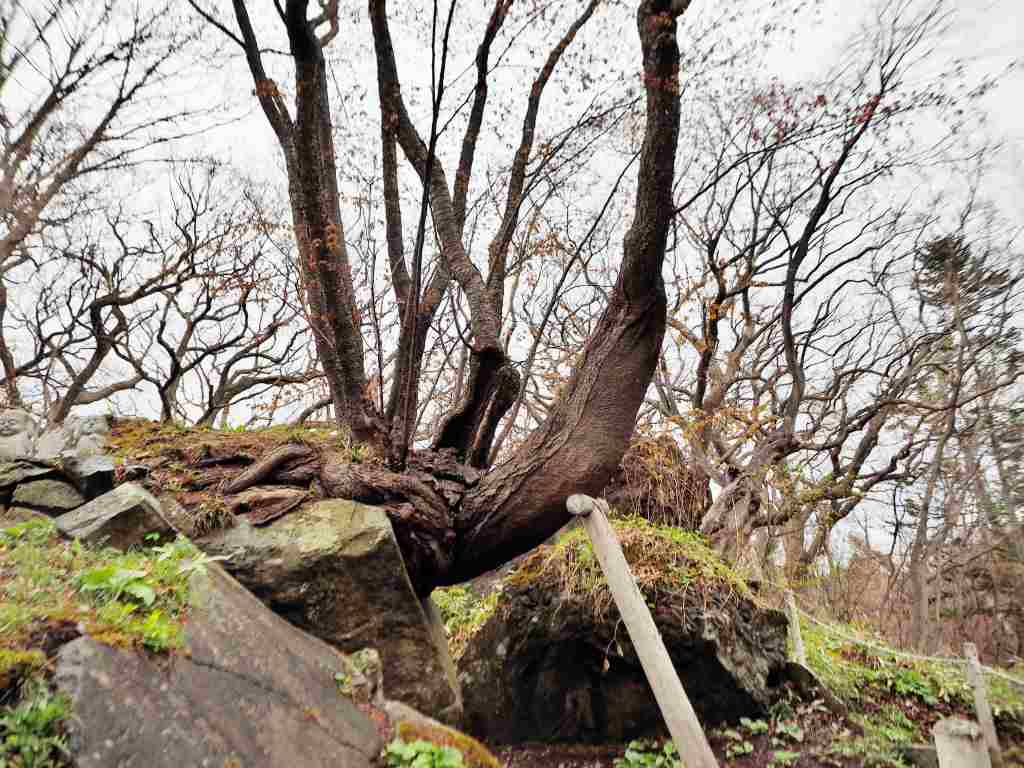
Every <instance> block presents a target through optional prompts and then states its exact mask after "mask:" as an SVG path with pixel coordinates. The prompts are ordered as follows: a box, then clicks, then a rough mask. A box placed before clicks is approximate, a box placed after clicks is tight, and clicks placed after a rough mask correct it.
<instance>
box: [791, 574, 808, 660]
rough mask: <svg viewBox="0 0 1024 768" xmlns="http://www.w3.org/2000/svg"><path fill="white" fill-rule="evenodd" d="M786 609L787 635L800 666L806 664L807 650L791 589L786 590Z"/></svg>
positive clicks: (798, 612)
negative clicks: (791, 641) (787, 616)
mask: <svg viewBox="0 0 1024 768" xmlns="http://www.w3.org/2000/svg"><path fill="white" fill-rule="evenodd" d="M786 611H787V612H788V613H789V636H790V638H792V640H793V655H794V656H796V663H797V664H799V665H800V666H801V667H806V666H807V651H806V650H804V636H803V634H802V633H801V632H800V611H798V610H797V607H796V598H795V597H793V591H792V590H789V589H787V590H786Z"/></svg>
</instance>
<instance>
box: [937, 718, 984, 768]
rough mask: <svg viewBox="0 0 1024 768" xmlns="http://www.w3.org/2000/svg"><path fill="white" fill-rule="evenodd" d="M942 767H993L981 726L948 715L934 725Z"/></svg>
mask: <svg viewBox="0 0 1024 768" xmlns="http://www.w3.org/2000/svg"><path fill="white" fill-rule="evenodd" d="M932 736H933V737H934V739H935V751H936V753H937V755H938V760H939V766H940V768H991V766H992V758H991V757H990V756H989V753H988V747H987V746H986V745H985V737H984V736H982V733H981V727H980V726H979V725H978V724H977V723H975V722H973V721H971V720H962V719H959V718H956V717H946V718H943V719H942V720H939V721H938V722H937V723H935V725H934V726H933V727H932Z"/></svg>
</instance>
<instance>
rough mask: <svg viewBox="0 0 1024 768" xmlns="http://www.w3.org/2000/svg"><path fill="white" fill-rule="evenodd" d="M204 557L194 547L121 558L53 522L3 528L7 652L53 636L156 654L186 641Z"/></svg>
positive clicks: (1, 601) (0, 643)
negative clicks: (74, 630) (65, 631)
mask: <svg viewBox="0 0 1024 768" xmlns="http://www.w3.org/2000/svg"><path fill="white" fill-rule="evenodd" d="M203 562H204V556H203V555H202V553H200V552H199V551H198V550H196V549H195V547H193V546H192V544H191V543H190V542H188V541H187V540H185V539H179V540H178V541H176V542H173V543H170V544H166V545H163V546H160V547H156V548H152V549H140V550H133V551H129V552H119V551H117V550H113V549H95V548H91V547H86V546H83V545H81V544H80V543H78V542H67V541H64V540H62V539H60V538H59V537H58V536H57V534H56V529H55V528H54V526H53V524H52V522H50V521H49V520H42V519H33V520H30V521H27V522H24V523H19V524H18V525H14V526H10V527H8V528H4V529H2V530H0V584H2V587H0V653H3V654H5V655H4V657H3V658H7V659H16V658H21V656H20V654H32V653H33V651H34V650H35V649H34V648H33V647H32V644H33V642H37V641H38V638H41V637H45V635H46V634H47V632H49V631H50V630H52V629H54V628H56V627H60V626H64V625H67V624H73V625H78V624H82V625H83V626H84V627H85V628H86V631H87V632H88V633H89V634H90V635H92V636H93V637H95V638H97V639H100V640H102V641H105V642H108V643H111V644H114V645H121V646H146V647H148V648H150V649H152V650H158V651H159V650H165V649H168V648H173V647H175V646H177V645H179V643H180V636H181V628H182V624H181V620H182V618H183V614H184V612H185V608H186V606H187V604H188V577H189V574H190V573H191V572H192V571H193V570H195V569H196V568H198V567H202V563H203Z"/></svg>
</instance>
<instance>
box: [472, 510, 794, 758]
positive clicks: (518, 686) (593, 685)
mask: <svg viewBox="0 0 1024 768" xmlns="http://www.w3.org/2000/svg"><path fill="white" fill-rule="evenodd" d="M613 525H614V527H615V530H616V533H617V535H618V537H619V540H620V542H621V544H622V547H623V551H624V553H625V555H626V559H627V561H628V562H629V563H630V566H631V570H632V571H633V574H634V576H635V578H636V580H637V582H638V585H639V587H640V589H641V592H642V593H643V595H644V597H645V599H646V601H647V603H648V606H649V607H650V609H651V613H652V616H653V617H654V621H655V624H656V625H657V627H658V629H659V631H660V632H661V635H662V639H663V640H664V642H665V645H666V647H667V649H668V652H669V655H670V656H671V658H672V660H673V662H674V663H675V667H676V670H677V671H678V672H679V675H680V677H681V679H682V681H683V685H684V687H685V689H686V690H687V691H688V692H691V700H692V703H693V705H694V708H695V709H696V710H697V712H698V714H699V715H700V716H701V718H702V721H703V722H705V723H706V724H710V725H716V724H718V723H722V722H731V721H735V720H737V719H738V718H740V717H758V716H761V715H763V714H764V713H765V712H766V710H767V708H768V707H769V706H770V705H771V704H772V703H773V701H774V700H775V699H776V698H777V697H778V695H779V694H781V692H782V685H783V677H782V672H783V671H784V669H785V666H786V664H787V657H786V639H787V626H788V625H787V621H786V618H785V616H784V615H783V614H782V613H780V612H779V611H775V610H771V609H768V608H765V607H762V606H761V605H760V604H758V603H757V602H756V601H755V600H754V599H753V597H754V596H753V594H752V592H751V590H750V588H749V587H748V586H747V584H746V583H745V582H744V581H743V579H742V578H741V577H740V576H738V575H737V574H736V573H735V572H734V571H733V570H732V569H731V568H730V567H729V566H728V565H727V564H725V563H724V562H722V561H721V560H720V559H719V558H718V556H717V555H716V554H715V553H714V552H713V551H712V550H711V549H710V548H709V547H708V546H707V545H706V543H705V542H704V541H703V540H702V539H701V538H700V537H699V536H697V535H696V534H693V533H690V532H687V531H684V530H681V529H678V528H667V527H661V526H656V525H653V524H651V523H650V522H648V521H646V520H644V519H641V518H626V519H623V520H615V521H613ZM496 603H497V604H496V607H495V609H494V612H493V614H492V615H491V616H490V618H488V619H487V621H486V622H485V623H484V625H483V627H482V628H480V629H479V630H478V631H477V632H476V633H475V634H474V635H473V637H472V638H471V639H470V640H469V643H468V646H467V648H466V651H465V653H464V654H463V656H462V658H461V659H460V661H459V680H460V683H461V685H462V690H463V697H464V705H465V713H466V719H465V723H466V727H467V730H468V731H469V732H470V733H472V734H473V735H474V736H476V737H477V738H481V739H484V740H486V741H487V742H488V743H499V744H503V743H516V742H519V741H522V740H531V741H552V742H554V741H561V742H598V743H607V742H615V741H628V740H629V739H632V738H638V737H643V736H647V735H651V734H653V733H655V732H657V731H659V730H660V729H661V727H662V723H661V717H660V711H659V709H658V707H657V704H656V702H655V700H654V697H653V694H652V692H651V691H650V688H649V686H648V684H647V680H646V677H645V675H644V673H643V669H642V667H641V665H640V662H639V658H638V656H637V654H636V650H635V649H634V648H633V646H632V643H631V642H630V639H629V635H628V632H627V631H626V629H625V627H624V626H623V625H622V622H621V618H620V616H619V612H618V609H617V608H616V606H615V603H614V601H613V599H612V596H611V593H610V591H609V589H608V586H607V584H606V582H605V580H604V576H603V574H602V572H601V569H600V565H599V563H598V562H597V558H596V556H595V555H594V553H593V551H592V549H591V547H590V543H589V540H588V539H587V538H586V534H585V532H584V531H581V530H580V531H572V532H570V533H568V534H566V535H565V536H563V537H562V539H561V540H560V541H559V542H558V544H556V545H554V546H551V547H543V548H541V549H540V550H538V551H537V552H535V553H534V554H533V555H531V556H530V557H528V558H527V559H526V560H525V561H524V562H523V563H522V564H521V565H520V567H519V569H518V570H517V571H516V572H515V573H513V574H512V575H510V576H509V577H508V578H506V579H505V581H504V583H503V586H502V590H501V592H500V593H499V595H498V597H497V601H496Z"/></svg>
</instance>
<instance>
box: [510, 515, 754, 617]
mask: <svg viewBox="0 0 1024 768" xmlns="http://www.w3.org/2000/svg"><path fill="white" fill-rule="evenodd" d="M611 524H612V526H613V528H614V529H615V533H616V535H617V536H618V539H619V543H620V544H621V545H622V551H623V553H624V554H625V556H626V560H627V562H629V565H630V569H631V570H632V572H633V575H634V577H635V578H636V580H637V584H638V585H639V587H640V589H641V591H642V592H643V594H644V597H645V598H646V599H647V602H648V603H649V604H650V605H651V607H652V608H653V607H656V606H662V607H666V608H668V609H670V610H682V609H683V606H685V604H686V603H687V601H688V600H689V601H692V600H693V599H695V598H696V597H698V596H700V597H701V598H702V599H709V598H711V597H712V596H713V597H714V599H716V600H728V599H731V598H732V597H734V596H740V597H743V598H747V599H752V597H753V595H752V593H751V591H750V588H749V587H748V586H747V583H746V581H745V580H744V578H743V577H742V576H741V575H740V574H738V573H737V572H736V571H735V570H733V569H732V568H731V567H730V566H729V565H728V564H727V563H725V562H724V561H723V560H722V559H721V558H720V557H719V556H718V555H717V554H716V553H715V551H714V550H713V549H711V548H710V547H709V546H708V545H707V542H706V541H705V540H704V539H703V537H701V536H700V535H698V534H696V533H693V532H691V531H686V530H683V529H681V528H675V527H672V526H660V525H655V524H653V523H651V522H649V521H648V520H646V519H644V518H642V517H637V516H627V517H616V518H614V519H612V520H611ZM506 581H507V583H508V584H509V585H510V586H512V587H523V586H526V585H533V584H535V583H536V584H538V585H542V586H543V587H545V588H549V589H554V590H558V591H562V592H565V593H568V594H571V595H577V596H582V597H585V598H586V599H587V600H588V601H590V602H591V603H592V605H593V607H594V613H595V615H596V616H598V617H601V616H603V615H604V614H605V613H606V612H607V611H608V610H610V608H611V606H612V597H611V592H610V591H609V589H608V586H607V583H606V582H605V579H604V574H603V573H602V571H601V567H600V564H599V563H598V561H597V557H596V555H595V554H594V550H593V548H592V547H591V544H590V539H589V537H588V536H587V533H586V530H585V529H583V528H577V529H575V530H572V531H570V532H568V533H566V534H565V535H564V536H563V537H562V538H561V539H560V540H559V541H558V543H557V544H555V545H554V546H552V547H542V548H541V549H539V550H538V551H537V552H535V553H534V554H533V555H532V556H530V557H529V558H527V559H526V560H525V561H524V562H523V563H522V564H521V565H520V567H519V568H518V569H517V570H516V571H515V572H514V573H513V574H511V575H510V576H509V577H508V578H507V579H506Z"/></svg>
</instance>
